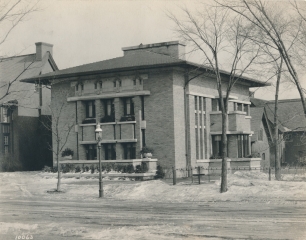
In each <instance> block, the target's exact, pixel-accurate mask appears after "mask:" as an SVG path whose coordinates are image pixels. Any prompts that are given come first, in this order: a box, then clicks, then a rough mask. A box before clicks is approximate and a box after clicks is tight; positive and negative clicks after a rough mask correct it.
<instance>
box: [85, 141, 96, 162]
mask: <svg viewBox="0 0 306 240" xmlns="http://www.w3.org/2000/svg"><path fill="white" fill-rule="evenodd" d="M86 159H87V160H97V145H96V144H90V145H86Z"/></svg>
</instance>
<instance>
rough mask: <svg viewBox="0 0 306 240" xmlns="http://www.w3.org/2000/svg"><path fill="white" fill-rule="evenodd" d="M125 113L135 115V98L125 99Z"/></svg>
mask: <svg viewBox="0 0 306 240" xmlns="http://www.w3.org/2000/svg"><path fill="white" fill-rule="evenodd" d="M124 115H134V99H133V98H125V99H124Z"/></svg>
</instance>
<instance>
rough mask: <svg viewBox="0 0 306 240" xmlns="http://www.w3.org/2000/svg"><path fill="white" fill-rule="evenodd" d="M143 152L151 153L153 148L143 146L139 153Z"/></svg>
mask: <svg viewBox="0 0 306 240" xmlns="http://www.w3.org/2000/svg"><path fill="white" fill-rule="evenodd" d="M144 153H153V149H152V148H149V147H147V146H145V147H143V148H142V149H141V150H140V154H144Z"/></svg>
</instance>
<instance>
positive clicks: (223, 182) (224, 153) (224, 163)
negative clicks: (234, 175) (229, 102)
mask: <svg viewBox="0 0 306 240" xmlns="http://www.w3.org/2000/svg"><path fill="white" fill-rule="evenodd" d="M227 117H228V115H227V112H226V111H225V110H223V111H222V137H221V141H222V170H221V171H222V172H221V189H220V192H221V193H223V192H227V135H226V132H227Z"/></svg>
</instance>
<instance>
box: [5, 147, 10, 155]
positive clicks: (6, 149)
mask: <svg viewBox="0 0 306 240" xmlns="http://www.w3.org/2000/svg"><path fill="white" fill-rule="evenodd" d="M8 150H9V149H8V146H4V153H5V154H8V152H9V151H8Z"/></svg>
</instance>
